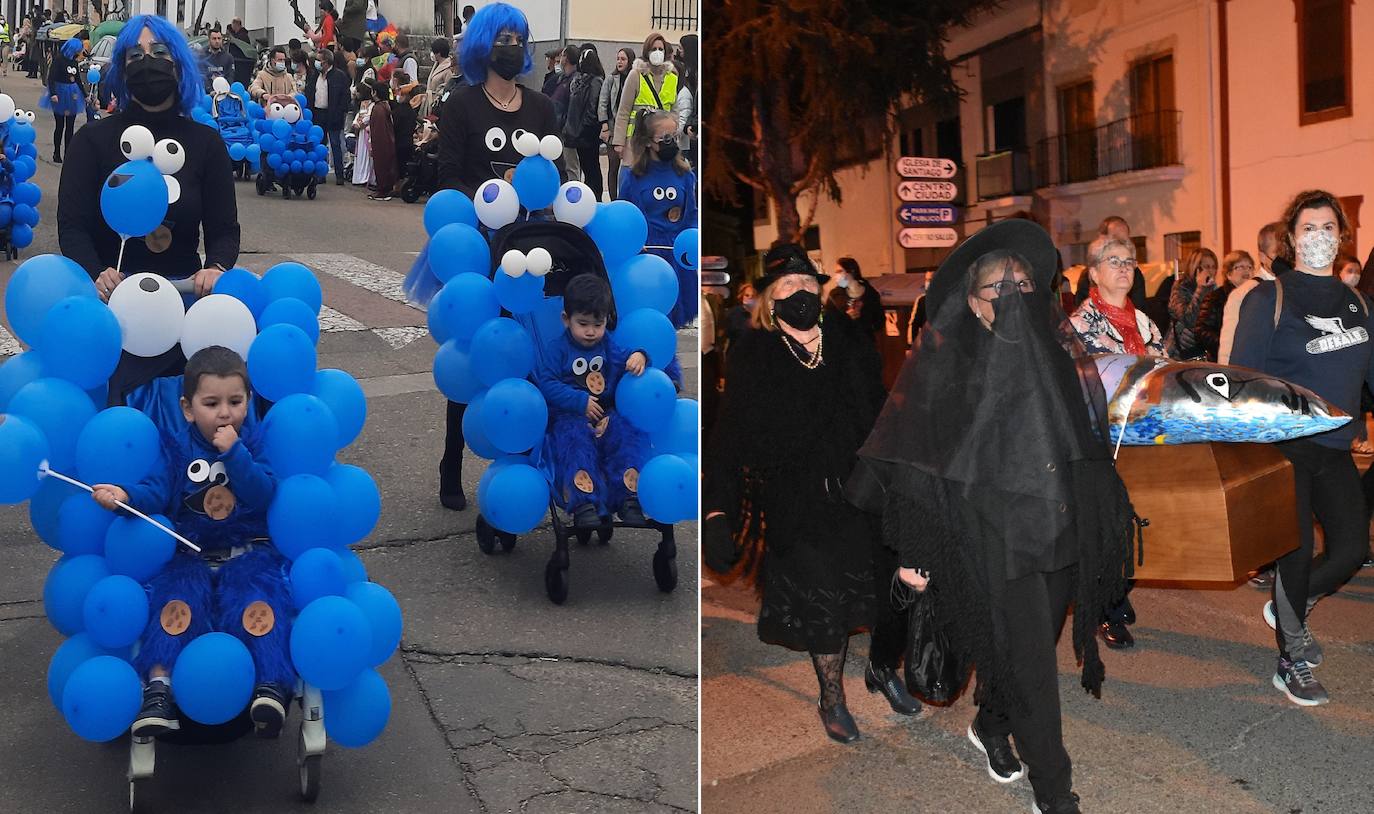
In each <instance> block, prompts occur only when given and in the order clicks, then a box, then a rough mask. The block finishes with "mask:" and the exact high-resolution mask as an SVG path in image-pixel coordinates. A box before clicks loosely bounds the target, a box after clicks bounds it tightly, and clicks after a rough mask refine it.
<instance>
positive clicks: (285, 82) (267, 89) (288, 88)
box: [248, 45, 296, 103]
mask: <svg viewBox="0 0 1374 814" xmlns="http://www.w3.org/2000/svg"><path fill="white" fill-rule="evenodd" d="M295 92H296V83H295V82H294V81H292V77H291V74H290V73H289V72H288V71H287V70H286V49H285V48H282V47H281V46H280V45H278V46H276V47H275V48H273V49H272V51H271V53H270V54H269V55H268V57H267V66H266V67H265V68H263V69H262V70H261V71H258V75H257V76H256V77H255V78H254V79H253V84H251V85H249V86H248V95H249V96H251V97H253V101H255V102H259V103H261V102H262V101H263V100H264V99H266V98H267V97H269V96H290V95H291V94H293V93H295Z"/></svg>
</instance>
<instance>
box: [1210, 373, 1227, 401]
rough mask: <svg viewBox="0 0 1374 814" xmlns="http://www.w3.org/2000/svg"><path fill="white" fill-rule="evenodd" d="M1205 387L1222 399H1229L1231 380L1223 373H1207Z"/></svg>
mask: <svg viewBox="0 0 1374 814" xmlns="http://www.w3.org/2000/svg"><path fill="white" fill-rule="evenodd" d="M1207 386H1208V387H1210V388H1212V389H1213V390H1215V391H1216V392H1217V395H1219V396H1221V397H1222V398H1224V399H1229V398H1231V380H1230V379H1229V378H1227V376H1226V374H1225V373H1209V374H1208V375H1207Z"/></svg>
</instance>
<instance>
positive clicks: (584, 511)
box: [572, 503, 601, 529]
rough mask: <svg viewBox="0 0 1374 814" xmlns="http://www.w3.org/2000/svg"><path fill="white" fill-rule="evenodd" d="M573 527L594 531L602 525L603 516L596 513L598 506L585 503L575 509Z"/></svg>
mask: <svg viewBox="0 0 1374 814" xmlns="http://www.w3.org/2000/svg"><path fill="white" fill-rule="evenodd" d="M572 516H573V527H574V528H579V529H594V528H597V527H599V526H600V525H601V515H599V514H597V513H596V506H593V505H592V504H590V503H583V504H582V505H581V506H578V507H577V508H576V509H573V513H572Z"/></svg>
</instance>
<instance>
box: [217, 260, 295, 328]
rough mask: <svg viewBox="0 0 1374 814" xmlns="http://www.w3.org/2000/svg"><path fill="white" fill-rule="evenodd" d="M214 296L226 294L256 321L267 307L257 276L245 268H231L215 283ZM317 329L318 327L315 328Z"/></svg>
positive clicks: (263, 288)
mask: <svg viewBox="0 0 1374 814" xmlns="http://www.w3.org/2000/svg"><path fill="white" fill-rule="evenodd" d="M214 293H216V294H228V295H229V296H231V297H233V298H234V299H236V300H238V301H239V302H241V303H243V304H244V305H246V306H248V310H249V311H251V312H252V314H253V318H254V319H257V318H258V316H259V315H261V314H262V309H263V308H265V307H267V290H266V287H265V286H264V285H263V283H262V280H260V279H258V275H256V274H254V273H253V272H251V271H249V270H248V269H245V268H231V269H229V270H228V271H226V272H224V273H223V274H221V275H220V278H219V279H218V280H216V281H215V291H214ZM316 327H317V328H318V326H316Z"/></svg>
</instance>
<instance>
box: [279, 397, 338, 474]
mask: <svg viewBox="0 0 1374 814" xmlns="http://www.w3.org/2000/svg"><path fill="white" fill-rule="evenodd" d="M338 443H339V424H338V422H337V421H335V419H334V414H333V413H331V412H330V411H329V407H328V405H326V404H325V403H324V402H323V401H321V400H320V399H318V398H316V397H314V396H312V395H310V394H309V393H294V394H292V395H289V396H287V397H286V398H284V399H282V400H280V401H278V402H277V403H276V404H274V405H272V409H270V410H268V411H267V417H266V418H265V419H263V439H262V449H263V454H264V455H265V456H266V458H267V460H268V461H269V462H270V463H271V464H272V470H273V472H274V473H275V474H276V475H277V477H279V478H289V477H291V476H292V475H300V474H309V475H323V474H324V473H325V472H326V471H327V470H328V469H329V465H330V463H331V462H332V461H333V460H334V453H335V452H337V451H338V449H339V447H338Z"/></svg>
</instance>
